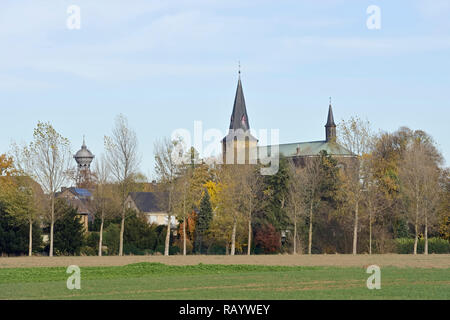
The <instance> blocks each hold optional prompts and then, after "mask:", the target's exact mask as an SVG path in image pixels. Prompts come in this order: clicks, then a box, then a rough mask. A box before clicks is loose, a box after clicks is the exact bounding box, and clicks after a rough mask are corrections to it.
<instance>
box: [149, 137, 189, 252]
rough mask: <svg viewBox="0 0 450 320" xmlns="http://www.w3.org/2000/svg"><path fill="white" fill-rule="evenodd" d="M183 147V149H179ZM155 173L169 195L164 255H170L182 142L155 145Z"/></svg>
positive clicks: (170, 141)
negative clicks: (171, 229)
mask: <svg viewBox="0 0 450 320" xmlns="http://www.w3.org/2000/svg"><path fill="white" fill-rule="evenodd" d="M180 147H181V149H179V148H180ZM154 154H155V172H156V176H157V178H158V181H159V183H160V186H161V187H162V189H163V191H164V192H165V193H167V201H166V208H167V215H168V217H167V233H166V240H165V245H164V255H165V256H168V255H169V246H170V227H171V220H172V216H173V214H174V192H175V179H176V177H177V175H178V171H179V165H180V163H181V162H182V161H181V159H182V158H183V149H182V142H181V140H169V139H167V138H165V139H163V140H162V141H158V142H156V143H155V145H154Z"/></svg>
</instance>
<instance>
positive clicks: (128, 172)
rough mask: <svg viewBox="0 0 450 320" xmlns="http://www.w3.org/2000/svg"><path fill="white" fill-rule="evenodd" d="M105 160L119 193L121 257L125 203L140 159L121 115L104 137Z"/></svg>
mask: <svg viewBox="0 0 450 320" xmlns="http://www.w3.org/2000/svg"><path fill="white" fill-rule="evenodd" d="M105 150H106V160H107V162H108V164H109V167H110V169H111V174H112V176H113V177H114V178H115V180H116V182H117V184H118V186H119V192H120V200H121V207H122V217H121V218H122V219H121V224H120V242H119V256H122V255H123V234H124V230H125V214H126V208H125V201H126V198H127V196H128V193H129V192H130V191H131V188H132V186H133V184H134V178H135V175H136V173H137V172H138V166H139V163H140V157H139V155H138V141H137V137H136V133H135V132H134V131H133V130H132V129H131V128H130V127H129V125H128V120H127V119H126V117H125V116H124V115H122V114H120V115H119V116H117V118H116V121H115V125H114V128H113V130H112V134H111V136H105Z"/></svg>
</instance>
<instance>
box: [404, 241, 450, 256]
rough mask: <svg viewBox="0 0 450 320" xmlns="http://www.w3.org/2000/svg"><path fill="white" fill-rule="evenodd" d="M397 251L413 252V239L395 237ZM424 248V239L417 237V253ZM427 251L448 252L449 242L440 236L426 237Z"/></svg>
mask: <svg viewBox="0 0 450 320" xmlns="http://www.w3.org/2000/svg"><path fill="white" fill-rule="evenodd" d="M395 244H396V247H397V253H401V254H411V253H414V239H410V238H398V239H395ZM424 248H425V239H419V241H418V243H417V253H423V252H424ZM428 253H450V242H449V241H448V240H445V239H441V238H430V239H428Z"/></svg>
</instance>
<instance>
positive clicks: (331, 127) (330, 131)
mask: <svg viewBox="0 0 450 320" xmlns="http://www.w3.org/2000/svg"><path fill="white" fill-rule="evenodd" d="M325 136H326V141H327V142H331V141H336V124H335V123H334V117H333V109H332V108H331V98H330V106H329V108H328V119H327V124H326V125H325Z"/></svg>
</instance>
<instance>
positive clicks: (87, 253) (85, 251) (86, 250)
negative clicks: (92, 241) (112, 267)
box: [80, 246, 98, 256]
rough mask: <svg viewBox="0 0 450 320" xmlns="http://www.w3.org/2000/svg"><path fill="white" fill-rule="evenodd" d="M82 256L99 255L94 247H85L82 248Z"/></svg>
mask: <svg viewBox="0 0 450 320" xmlns="http://www.w3.org/2000/svg"><path fill="white" fill-rule="evenodd" d="M80 254H81V255H82V256H96V255H98V251H96V250H95V249H94V248H92V247H89V246H84V247H82V248H81V250H80Z"/></svg>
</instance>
